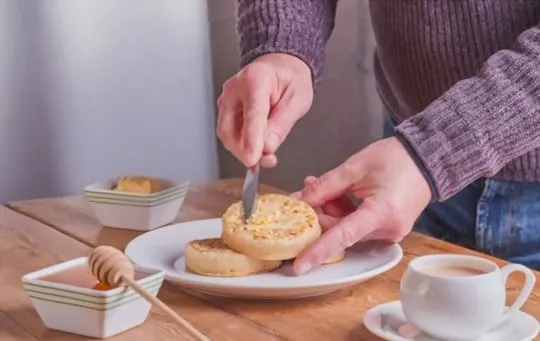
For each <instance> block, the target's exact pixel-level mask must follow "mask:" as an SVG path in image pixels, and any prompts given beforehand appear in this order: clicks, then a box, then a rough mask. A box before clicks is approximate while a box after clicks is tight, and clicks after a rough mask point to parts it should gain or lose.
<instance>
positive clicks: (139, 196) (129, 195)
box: [84, 183, 190, 200]
mask: <svg viewBox="0 0 540 341" xmlns="http://www.w3.org/2000/svg"><path fill="white" fill-rule="evenodd" d="M189 185H190V184H189V183H184V184H181V185H177V186H174V187H171V188H167V189H166V190H163V191H160V192H155V193H150V194H146V193H135V192H120V191H115V190H102V191H96V190H91V189H85V190H84V191H85V192H86V194H87V195H89V196H105V197H115V198H122V199H126V200H153V199H157V198H159V197H162V196H166V195H169V194H171V193H173V192H180V191H187V190H188V189H189Z"/></svg>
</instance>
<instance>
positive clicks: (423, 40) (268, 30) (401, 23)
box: [238, 0, 540, 200]
mask: <svg viewBox="0 0 540 341" xmlns="http://www.w3.org/2000/svg"><path fill="white" fill-rule="evenodd" d="M370 10H371V16H372V22H373V29H374V34H375V38H376V40H377V51H376V55H375V60H374V62H375V68H374V69H375V76H376V79H377V88H378V91H379V94H380V96H381V99H382V101H383V103H384V105H385V106H386V107H387V109H388V111H389V112H391V113H392V115H393V118H394V119H395V120H396V121H397V122H399V124H398V126H397V128H396V131H397V133H398V134H400V135H401V137H402V138H404V139H405V140H406V141H407V142H408V143H409V145H410V146H409V147H410V149H412V150H414V151H415V153H416V154H417V156H418V158H419V159H420V160H421V162H422V164H423V166H424V167H425V169H426V171H427V173H428V174H429V175H430V176H431V178H432V179H431V180H432V182H433V184H434V186H435V188H436V191H437V193H436V194H437V196H438V198H439V200H445V199H447V198H448V197H450V196H452V195H453V194H455V193H456V192H458V191H459V190H461V189H462V188H464V187H465V186H466V185H468V184H469V183H471V182H473V181H474V180H476V179H478V178H481V177H492V176H493V177H496V178H500V179H506V180H513V181H540V149H539V147H540V24H539V23H540V1H538V0H512V1H500V0H440V1H432V0H429V1H427V0H407V1H404V0H371V1H370ZM238 13H239V25H238V30H239V33H240V37H241V39H240V45H241V54H242V62H243V64H246V63H248V62H249V61H250V60H252V59H253V58H256V57H257V56H260V55H262V54H264V53H269V52H274V51H280V52H287V53H292V54H294V55H297V56H299V57H300V58H302V59H303V60H304V61H306V63H307V64H308V65H309V66H310V68H311V70H312V74H313V77H314V85H315V87H316V86H317V85H318V84H319V82H320V80H321V77H322V76H321V75H322V69H323V65H324V58H323V56H324V43H325V42H326V40H327V39H328V37H329V35H330V32H331V31H332V27H333V17H334V14H335V1H329V0H311V1H308V0H289V1H286V0H273V1H272V0H251V1H247V0H246V1H239V7H238Z"/></svg>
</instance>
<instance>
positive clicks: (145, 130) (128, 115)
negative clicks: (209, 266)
mask: <svg viewBox="0 0 540 341" xmlns="http://www.w3.org/2000/svg"><path fill="white" fill-rule="evenodd" d="M214 121H215V112H214V95H213V85H212V75H211V57H210V43H209V29H208V20H207V13H206V1H201V0H181V1H178V0H140V1H133V0H92V1H83V0H73V1H66V0H47V1H32V0H16V1H14V0H0V203H2V202H4V201H7V200H21V199H28V198H33V197H41V196H55V195H61V194H71V193H80V192H81V189H82V187H84V185H86V184H88V183H90V182H93V181H95V180H97V179H102V178H106V177H110V176H116V175H119V174H122V173H126V172H128V173H133V172H135V173H145V174H150V175H156V176H164V177H170V178H182V179H191V180H208V179H215V178H217V175H218V169H217V168H218V166H217V154H216V140H215V138H214V136H215V134H214V129H215V127H214Z"/></svg>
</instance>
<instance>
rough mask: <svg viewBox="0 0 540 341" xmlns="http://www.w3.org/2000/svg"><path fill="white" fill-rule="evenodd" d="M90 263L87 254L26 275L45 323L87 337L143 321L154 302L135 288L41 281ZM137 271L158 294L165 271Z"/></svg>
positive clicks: (107, 334) (27, 286) (27, 287)
mask: <svg viewBox="0 0 540 341" xmlns="http://www.w3.org/2000/svg"><path fill="white" fill-rule="evenodd" d="M87 262H88V258H87V257H81V258H76V259H73V260H70V261H67V262H64V263H61V264H57V265H53V266H51V267H48V268H45V269H42V270H39V271H36V272H32V273H29V274H27V275H25V276H23V278H22V282H23V286H24V289H25V290H26V293H27V294H28V296H29V297H30V299H31V301H32V303H33V305H34V308H35V309H36V311H37V313H38V315H39V317H40V318H41V320H42V321H43V323H44V324H45V326H47V327H48V328H50V329H54V330H59V331H63V332H68V333H73V334H78V335H83V336H87V337H93V338H107V337H110V336H113V335H116V334H119V333H121V332H124V331H126V330H128V329H131V328H133V327H135V326H138V325H140V324H141V323H143V322H144V321H145V320H146V318H147V317H148V314H149V312H150V308H151V305H150V303H148V302H147V301H146V300H145V299H144V298H142V297H141V296H140V295H139V294H138V293H136V292H135V291H133V290H131V289H127V288H115V289H112V290H108V291H97V290H91V289H86V288H81V287H76V286H72V285H65V284H59V283H53V282H47V281H42V280H40V278H43V277H44V276H48V275H51V274H54V273H57V272H59V271H63V270H66V269H70V268H72V267H77V266H80V265H82V264H86V263H87ZM136 270H137V271H139V272H143V273H145V274H147V276H145V277H143V278H142V279H140V280H138V283H139V284H140V285H141V286H143V287H144V288H145V289H147V290H148V291H149V292H150V293H151V294H152V295H154V296H155V295H157V293H158V291H159V289H160V288H161V285H162V283H163V278H164V273H163V272H155V271H148V270H143V269H142V268H140V267H139V268H137V267H136Z"/></svg>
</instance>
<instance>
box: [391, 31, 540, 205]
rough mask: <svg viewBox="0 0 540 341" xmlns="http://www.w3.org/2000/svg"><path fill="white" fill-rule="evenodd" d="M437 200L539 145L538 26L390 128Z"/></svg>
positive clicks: (495, 170) (539, 41) (493, 173)
mask: <svg viewBox="0 0 540 341" xmlns="http://www.w3.org/2000/svg"><path fill="white" fill-rule="evenodd" d="M396 133H397V134H400V135H401V137H403V138H404V139H405V140H406V141H407V142H408V143H409V145H410V147H411V148H412V150H414V152H415V153H416V154H417V155H416V156H418V157H419V159H420V160H421V161H422V163H423V166H424V167H425V169H426V170H427V173H428V174H429V175H430V176H431V178H432V179H431V180H432V181H433V183H434V186H435V188H436V191H437V193H436V195H437V197H438V200H439V201H443V200H445V199H447V198H449V197H451V196H452V195H454V194H455V193H457V192H458V191H460V190H461V189H462V188H464V187H465V186H467V185H468V184H470V183H472V182H473V181H475V180H477V179H479V178H482V177H489V176H493V175H495V174H496V173H497V172H498V171H499V170H500V169H501V168H502V167H503V166H504V165H506V164H507V163H509V162H510V161H511V160H513V159H514V158H516V157H518V156H521V155H522V154H525V153H527V152H529V151H531V150H534V149H536V148H538V147H540V25H539V26H536V27H533V28H530V29H528V30H526V31H524V32H523V33H522V34H520V36H519V37H518V39H517V42H516V44H515V45H514V47H513V49H508V50H500V51H498V52H496V53H495V54H493V55H492V56H491V57H490V58H489V59H488V60H487V61H486V62H485V64H484V65H483V66H482V68H481V69H480V71H479V72H478V73H477V75H475V76H474V77H471V78H468V79H465V80H462V81H460V82H458V83H456V84H455V85H454V86H453V87H451V88H450V89H449V90H448V91H447V92H446V93H444V94H443V95H442V96H441V97H439V98H438V99H437V100H435V101H434V102H433V103H431V104H430V105H429V106H428V107H427V108H426V109H425V110H424V111H422V112H420V113H419V114H417V115H415V116H413V117H411V118H409V119H407V120H405V121H403V122H402V123H401V124H399V125H398V126H397V127H396Z"/></svg>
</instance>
